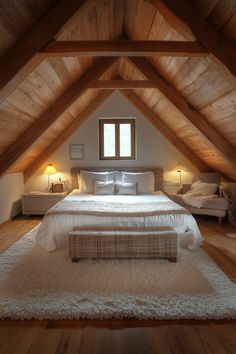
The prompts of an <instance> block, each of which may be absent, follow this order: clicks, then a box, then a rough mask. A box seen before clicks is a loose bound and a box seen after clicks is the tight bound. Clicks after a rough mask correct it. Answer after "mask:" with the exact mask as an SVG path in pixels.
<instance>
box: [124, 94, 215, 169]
mask: <svg viewBox="0 0 236 354" xmlns="http://www.w3.org/2000/svg"><path fill="white" fill-rule="evenodd" d="M121 93H122V94H123V95H124V96H125V97H126V98H127V99H128V100H129V101H130V102H131V103H132V104H133V105H134V106H135V107H136V108H137V109H138V110H139V111H140V112H141V113H142V114H143V115H144V116H145V117H146V118H147V119H148V120H149V122H150V123H151V124H153V126H154V127H155V128H156V129H157V130H158V131H160V133H161V134H163V135H164V137H165V138H166V139H167V140H168V141H169V142H170V143H171V144H172V145H174V146H175V147H176V149H177V150H179V151H180V152H181V153H182V154H183V155H184V156H185V157H186V158H187V159H188V160H189V161H190V162H191V163H192V164H193V165H195V166H196V167H197V169H198V170H199V171H209V167H208V166H207V165H205V164H204V163H203V161H201V160H200V159H199V158H198V157H197V155H195V154H194V152H193V151H192V150H191V149H189V147H188V146H187V145H185V143H183V141H181V140H179V139H178V138H177V137H176V135H175V134H174V133H173V132H172V131H171V130H170V129H169V128H168V127H167V126H166V125H165V124H164V123H163V122H162V120H161V119H160V118H159V117H158V116H157V115H155V114H154V113H153V112H152V110H151V109H149V108H148V107H147V106H146V105H145V104H144V103H143V102H142V101H141V100H140V99H139V97H138V96H136V95H135V94H134V93H133V92H132V90H121Z"/></svg>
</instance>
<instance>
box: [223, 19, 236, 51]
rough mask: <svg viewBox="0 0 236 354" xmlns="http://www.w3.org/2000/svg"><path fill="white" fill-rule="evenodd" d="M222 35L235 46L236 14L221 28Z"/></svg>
mask: <svg viewBox="0 0 236 354" xmlns="http://www.w3.org/2000/svg"><path fill="white" fill-rule="evenodd" d="M221 33H222V34H223V35H224V36H225V37H226V38H227V39H228V41H230V42H232V43H234V44H235V41H236V13H235V14H234V15H233V16H232V17H231V18H230V19H229V20H228V22H227V23H226V24H225V25H224V27H222V28H221Z"/></svg>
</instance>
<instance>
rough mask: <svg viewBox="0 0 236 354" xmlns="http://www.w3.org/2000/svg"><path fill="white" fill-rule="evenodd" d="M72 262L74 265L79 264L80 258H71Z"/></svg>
mask: <svg viewBox="0 0 236 354" xmlns="http://www.w3.org/2000/svg"><path fill="white" fill-rule="evenodd" d="M71 261H72V262H74V263H78V262H79V258H71Z"/></svg>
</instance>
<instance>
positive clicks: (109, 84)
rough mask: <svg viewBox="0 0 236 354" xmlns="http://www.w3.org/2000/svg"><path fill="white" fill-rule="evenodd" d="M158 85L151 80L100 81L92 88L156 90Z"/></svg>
mask: <svg viewBox="0 0 236 354" xmlns="http://www.w3.org/2000/svg"><path fill="white" fill-rule="evenodd" d="M155 87H156V83H155V82H152V81H151V80H120V79H117V80H98V81H97V82H94V84H92V85H91V86H90V88H96V89H102V90H110V89H137V88H155Z"/></svg>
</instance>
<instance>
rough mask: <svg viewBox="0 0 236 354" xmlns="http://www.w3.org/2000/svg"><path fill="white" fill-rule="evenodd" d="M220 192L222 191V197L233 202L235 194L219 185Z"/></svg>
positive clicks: (230, 202)
mask: <svg viewBox="0 0 236 354" xmlns="http://www.w3.org/2000/svg"><path fill="white" fill-rule="evenodd" d="M219 193H220V197H221V198H225V199H226V200H227V202H228V204H229V205H232V203H233V196H232V194H231V193H230V191H229V190H228V189H227V188H225V187H223V186H220V187H219Z"/></svg>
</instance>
